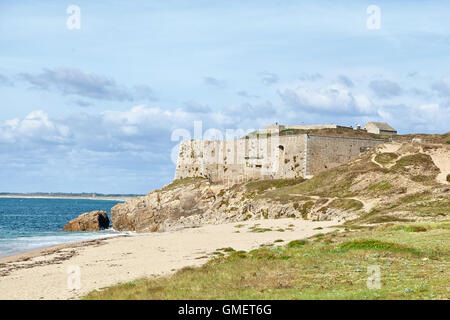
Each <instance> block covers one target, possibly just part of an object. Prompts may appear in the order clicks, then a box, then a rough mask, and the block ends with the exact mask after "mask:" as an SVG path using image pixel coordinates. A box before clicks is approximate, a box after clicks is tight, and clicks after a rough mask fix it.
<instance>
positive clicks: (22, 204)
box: [0, 198, 124, 257]
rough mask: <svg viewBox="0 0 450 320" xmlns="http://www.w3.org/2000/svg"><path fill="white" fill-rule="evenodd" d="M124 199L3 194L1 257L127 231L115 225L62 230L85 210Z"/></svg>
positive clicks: (0, 206) (108, 207)
mask: <svg viewBox="0 0 450 320" xmlns="http://www.w3.org/2000/svg"><path fill="white" fill-rule="evenodd" d="M121 202H123V201H121V200H100V199H99V200H97V199H54V198H52V199H47V198H0V257H5V256H9V255H14V254H17V253H21V252H26V251H31V250H35V249H41V248H46V247H50V246H53V245H56V244H61V243H67V242H78V241H84V240H91V239H97V238H105V237H111V236H116V235H120V234H124V232H117V231H115V230H112V229H108V230H102V231H93V232H91V231H88V232H68V231H61V229H62V228H63V227H64V225H65V224H66V223H67V222H68V221H70V220H71V219H74V218H76V217H78V216H79V215H80V214H82V213H84V212H89V211H94V210H104V211H106V212H108V216H110V212H111V208H112V207H113V206H115V205H116V204H118V203H121Z"/></svg>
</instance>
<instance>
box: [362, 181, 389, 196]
mask: <svg viewBox="0 0 450 320" xmlns="http://www.w3.org/2000/svg"><path fill="white" fill-rule="evenodd" d="M393 189H394V187H393V186H392V184H390V183H389V182H388V181H384V180H383V181H378V182H375V183H372V184H371V185H369V186H368V187H367V190H369V191H374V192H376V193H386V192H390V191H392V190H393Z"/></svg>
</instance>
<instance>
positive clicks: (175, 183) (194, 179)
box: [161, 177, 208, 191]
mask: <svg viewBox="0 0 450 320" xmlns="http://www.w3.org/2000/svg"><path fill="white" fill-rule="evenodd" d="M206 181H208V179H205V178H201V177H192V178H183V179H176V180H174V181H173V182H172V183H170V184H168V185H167V186H165V187H164V188H161V191H169V190H173V189H175V188H178V187H181V186H185V185H188V184H193V183H197V182H206Z"/></svg>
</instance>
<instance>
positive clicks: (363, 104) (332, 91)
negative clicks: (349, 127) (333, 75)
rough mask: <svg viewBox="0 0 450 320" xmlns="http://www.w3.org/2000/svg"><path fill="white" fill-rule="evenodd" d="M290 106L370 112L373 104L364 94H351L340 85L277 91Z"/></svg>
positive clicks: (335, 110) (324, 110)
mask: <svg viewBox="0 0 450 320" xmlns="http://www.w3.org/2000/svg"><path fill="white" fill-rule="evenodd" d="M279 94H280V96H281V98H282V99H283V100H284V101H285V102H286V103H287V104H288V105H290V106H292V107H294V108H298V109H301V110H305V111H309V112H317V113H320V112H329V113H335V114H348V115H359V114H372V113H374V112H375V109H374V105H373V103H372V102H371V100H370V99H369V97H367V96H366V95H364V94H360V93H359V94H353V93H352V92H351V91H350V90H349V89H348V88H346V87H344V86H341V85H336V84H335V85H330V86H328V87H326V88H313V89H311V88H306V87H297V88H294V89H292V88H287V89H284V90H283V91H280V92H279Z"/></svg>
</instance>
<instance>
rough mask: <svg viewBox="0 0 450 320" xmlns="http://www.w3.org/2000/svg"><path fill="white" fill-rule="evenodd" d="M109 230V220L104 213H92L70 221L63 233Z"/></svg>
mask: <svg viewBox="0 0 450 320" xmlns="http://www.w3.org/2000/svg"><path fill="white" fill-rule="evenodd" d="M107 228H109V218H108V214H107V213H106V212H105V211H92V212H86V213H83V214H81V215H80V216H79V217H78V218H75V219H73V220H70V221H69V222H68V223H67V224H66V225H65V227H64V229H63V231H99V230H103V229H107Z"/></svg>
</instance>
